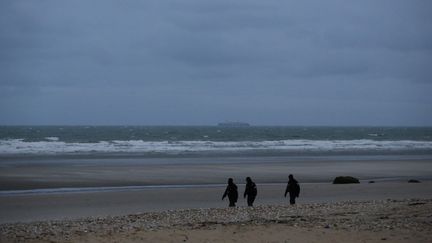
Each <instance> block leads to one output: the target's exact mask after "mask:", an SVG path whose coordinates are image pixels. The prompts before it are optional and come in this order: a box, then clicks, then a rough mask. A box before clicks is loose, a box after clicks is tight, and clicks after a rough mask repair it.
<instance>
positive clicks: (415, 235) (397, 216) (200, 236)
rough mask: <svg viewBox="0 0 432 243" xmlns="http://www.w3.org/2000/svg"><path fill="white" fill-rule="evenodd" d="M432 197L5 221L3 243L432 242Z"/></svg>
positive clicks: (0, 227)
mask: <svg viewBox="0 0 432 243" xmlns="http://www.w3.org/2000/svg"><path fill="white" fill-rule="evenodd" d="M431 212H432V199H405V200H378V201H377V200H372V201H361V202H359V201H343V202H336V203H312V204H302V205H296V206H294V207H293V206H287V205H284V206H283V205H263V206H257V207H253V208H251V207H238V208H195V209H183V210H169V211H162V212H148V213H138V214H129V215H122V216H108V217H87V218H81V219H76V220H55V221H43V222H41V221H40V222H32V223H13V224H0V241H1V242H16V241H26V242H48V241H55V242H161V241H162V242H220V241H225V242H234V241H239V240H240V241H248V242H263V241H265V242H269V241H271V242H291V241H293V242H323V243H327V242H329V243H330V242H382V241H385V240H389V241H390V242H419V243H421V242H430V241H431V240H432V227H431V225H432V221H431V220H430V218H431V216H432V215H431Z"/></svg>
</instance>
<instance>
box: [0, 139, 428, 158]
mask: <svg viewBox="0 0 432 243" xmlns="http://www.w3.org/2000/svg"><path fill="white" fill-rule="evenodd" d="M265 150H269V151H280V152H290V151H306V152H307V151H312V152H326V151H329V152H331V151H339V152H340V151H417V150H430V151H432V141H412V140H399V141H376V140H368V139H360V140H301V139H297V140H295V139H293V140H278V141H227V142H222V141H143V140H127V141H123V140H113V141H100V142H95V143H68V142H63V141H58V140H56V139H48V141H37V142H28V141H24V139H7V140H0V154H2V155H13V154H41V155H44V154H81V153H85V154H87V153H162V154H163V153H166V154H182V153H194V152H216V153H217V152H247V151H265Z"/></svg>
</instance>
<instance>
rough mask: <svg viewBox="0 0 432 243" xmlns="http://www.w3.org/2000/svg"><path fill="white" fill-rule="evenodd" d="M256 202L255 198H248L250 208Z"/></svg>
mask: <svg viewBox="0 0 432 243" xmlns="http://www.w3.org/2000/svg"><path fill="white" fill-rule="evenodd" d="M254 201H255V197H253V196H248V198H247V202H248V206H249V207H253V203H254Z"/></svg>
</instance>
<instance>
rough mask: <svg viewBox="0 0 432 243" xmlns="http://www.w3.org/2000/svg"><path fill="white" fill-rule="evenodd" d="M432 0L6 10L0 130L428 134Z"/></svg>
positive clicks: (103, 2)
mask: <svg viewBox="0 0 432 243" xmlns="http://www.w3.org/2000/svg"><path fill="white" fill-rule="evenodd" d="M431 13H432V1H429V0H423V1H416V0H403V1H401V0H388V1H385V0H382V1H376V0H362V1H354V0H353V1H347V0H339V1H334V0H326V1H322V0H316V1H287V0H279V1H263V0H248V1H244V0H235V1H232V0H217V1H214V0H211V1H205V0H176V1H171V0H163V1H161V0H154V1H151V0H146V1H141V0H135V1H124V0H122V1H118V0H115V1H114V0H113V1H109V0H100V1H96V0H92V1H89V0H73V1H66V0H64V1H60V0H44V1H32V0H27V1H21V0H2V1H0V124H4V125H16V124H62V125H64V124H70V125H77V124H86V125H87V124H88V125H102V124H104V125H152V124H153V125H156V124H161V125H180V124H181V125H199V124H201V125H212V124H216V123H218V122H221V121H228V120H230V121H245V122H249V123H251V124H255V125H335V126H337V125H428V126H431V125H432V78H431V77H432V14H431Z"/></svg>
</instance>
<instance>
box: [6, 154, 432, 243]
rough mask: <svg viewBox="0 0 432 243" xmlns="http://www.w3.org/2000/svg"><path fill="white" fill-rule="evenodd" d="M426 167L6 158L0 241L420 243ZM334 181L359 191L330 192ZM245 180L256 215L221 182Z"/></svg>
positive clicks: (425, 226) (279, 160)
mask: <svg viewBox="0 0 432 243" xmlns="http://www.w3.org/2000/svg"><path fill="white" fill-rule="evenodd" d="M430 164H431V159H430V158H429V157H424V156H399V157H398V156H383V157H377V156H372V157H370V156H357V157H355V156H338V157H334V158H333V157H315V158H312V159H311V158H310V157H301V158H283V157H264V158H245V157H239V158H217V159H215V158H188V159H186V158H176V159H170V158H164V159H136V158H129V159H100V158H99V159H82V158H80V159H64V158H63V159H62V158H55V159H16V160H13V159H12V160H11V159H6V160H3V161H2V163H1V170H0V181H1V182H2V183H1V186H2V190H1V191H0V229H1V242H23V241H25V242H47V241H54V242H98V241H99V242H107V241H109V242H182V241H184V242H221V241H225V242H235V241H245V240H247V241H250V242H335V241H336V242H340V241H347V240H349V241H350V242H382V240H383V239H385V240H387V239H389V240H390V239H391V242H430V240H431V228H432V226H431V221H430V220H429V218H430V216H431V215H430V211H431V210H430V209H431V204H432V202H431V199H432V189H431V188H432V181H431V180H430V178H432V176H431V175H432V168H431V166H430ZM294 172H295V175H296V178H297V179H298V180H299V181H300V183H301V188H302V190H301V194H300V198H298V200H297V205H296V206H294V207H290V206H289V205H288V199H287V198H284V197H283V193H284V190H285V186H286V184H285V183H286V176H287V175H288V174H289V173H294ZM338 175H353V176H356V177H358V178H359V179H360V181H361V183H360V184H347V185H333V184H331V181H332V179H333V178H334V177H335V176H338ZM246 176H252V177H253V178H254V180H255V182H256V183H257V186H258V197H257V199H256V202H255V207H254V208H246V207H245V206H246V200H244V199H243V198H242V197H241V198H240V199H239V202H238V203H237V206H238V207H237V208H236V209H228V208H227V205H228V202H227V201H226V200H225V201H222V200H221V196H222V194H223V191H224V189H225V183H226V178H227V177H233V178H235V182H236V183H237V185H238V186H239V192H240V195H242V193H243V190H244V182H243V180H244V177H246ZM408 179H418V180H420V181H421V183H408ZM371 180H373V181H374V182H375V183H369V182H370V181H371ZM284 217H288V218H284ZM377 220H378V224H376V223H377ZM323 236H325V237H323Z"/></svg>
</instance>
